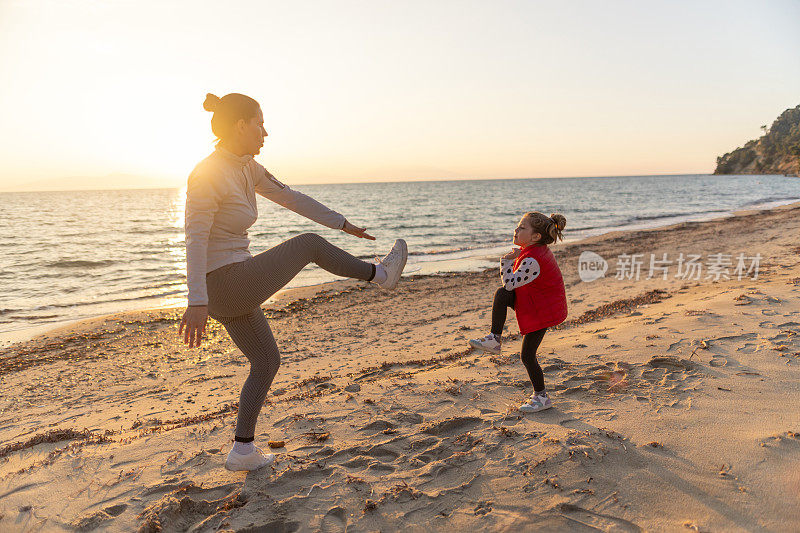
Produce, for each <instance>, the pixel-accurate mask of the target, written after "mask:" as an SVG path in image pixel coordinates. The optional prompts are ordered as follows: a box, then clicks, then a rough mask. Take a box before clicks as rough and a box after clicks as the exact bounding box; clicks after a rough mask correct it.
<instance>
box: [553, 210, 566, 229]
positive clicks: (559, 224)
mask: <svg viewBox="0 0 800 533" xmlns="http://www.w3.org/2000/svg"><path fill="white" fill-rule="evenodd" d="M550 218H551V219H552V220H553V222H555V223H556V228H558V231H563V229H564V227H566V225H567V219H566V217H564V215H562V214H560V213H553V214H552V215H550Z"/></svg>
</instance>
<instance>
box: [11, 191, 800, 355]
mask: <svg viewBox="0 0 800 533" xmlns="http://www.w3.org/2000/svg"><path fill="white" fill-rule="evenodd" d="M293 188H295V189H296V190H299V191H302V192H303V193H306V194H308V195H309V196H311V197H313V198H315V199H317V200H319V201H320V202H322V203H324V204H325V205H327V206H329V207H331V208H332V209H335V210H337V211H339V212H340V213H342V214H344V215H345V216H346V217H347V219H348V220H349V221H351V222H352V223H353V224H356V225H359V226H362V227H366V228H367V231H368V232H369V233H370V234H372V235H374V236H375V237H376V239H377V240H375V241H369V240H365V239H358V238H355V237H352V236H349V235H346V234H344V233H342V232H339V231H335V230H331V229H328V228H325V227H323V226H319V225H317V224H315V223H314V222H312V221H310V220H308V219H305V218H303V217H302V216H300V215H297V214H295V213H293V212H291V211H288V210H287V209H285V208H282V207H280V206H278V205H276V204H274V203H272V202H270V201H269V200H267V199H265V198H259V199H258V209H259V219H258V221H257V222H256V224H255V225H253V226H252V227H251V228H250V231H249V236H250V239H251V248H250V249H251V253H252V254H253V255H255V254H257V253H259V252H262V251H264V250H267V249H269V248H271V247H272V246H275V245H277V244H279V243H281V242H282V241H284V240H286V239H288V238H290V237H292V236H294V235H298V234H300V233H303V232H308V231H311V232H316V233H319V234H320V235H322V236H324V237H325V238H327V239H328V240H330V241H331V242H332V243H334V244H336V245H337V246H340V247H342V248H344V249H346V250H348V251H349V252H350V253H352V254H353V255H356V256H357V257H361V258H364V259H367V260H371V259H373V258H375V257H376V256H382V255H384V254H385V253H387V252H388V250H389V249H390V248H391V246H392V244H393V242H394V240H395V239H396V238H398V237H402V238H404V239H405V240H406V241H407V242H408V247H409V261H408V266H407V267H406V274H410V273H421V274H435V273H443V272H453V271H469V270H477V269H483V268H488V267H491V266H493V265H494V264H495V262H496V258H497V257H498V256H499V255H500V254H502V253H504V252H505V251H508V250H510V248H511V236H512V234H513V231H514V227H515V226H516V224H517V222H518V220H519V218H520V216H521V215H522V214H523V213H525V212H527V211H541V212H543V213H545V214H547V215H549V214H551V213H554V212H558V213H562V214H563V215H564V216H565V217H566V219H567V227H566V229H565V231H564V236H565V240H566V241H574V240H578V239H581V238H585V237H588V236H594V235H601V234H603V233H606V232H609V231H615V230H621V229H641V228H652V227H658V226H664V225H669V224H673V223H676V222H681V221H696V220H708V219H712V218H718V217H724V216H728V215H730V214H731V212H732V211H735V210H739V209H746V208H758V207H763V208H767V207H773V206H777V205H781V204H787V203H791V202H794V201H797V200H800V179H797V178H791V177H784V176H774V175H765V176H715V175H678V176H620V177H595V178H537V179H493V180H461V181H428V182H419V181H414V182H394V183H359V184H335V185H297V186H293ZM185 200H186V191H185V189H150V190H141V189H139V190H112V191H71V192H10V193H0V346H2V345H7V344H10V343H11V342H15V341H19V340H24V339H25V338H29V337H31V336H33V335H34V334H37V333H41V332H44V331H47V330H48V329H52V328H54V327H57V326H60V325H63V324H66V323H68V322H70V321H75V320H81V319H85V318H90V317H96V316H102V315H106V314H112V313H116V312H120V311H126V310H134V309H144V308H156V307H171V306H181V305H183V304H185V298H186V294H187V289H186V253H185V247H184V232H183V223H184V206H185ZM335 279H337V278H336V277H335V276H333V275H331V274H329V273H327V272H325V271H323V270H321V269H319V268H318V267H316V266H314V265H310V266H308V267H306V269H304V270H303V271H302V272H301V273H300V274H299V275H298V276H297V277H296V278H295V279H294V280H293V281H292V282H291V283H290V284H289V285H288V286H287V288H292V287H301V286H309V285H316V284H320V283H325V282H329V281H333V280H335Z"/></svg>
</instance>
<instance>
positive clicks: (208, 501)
mask: <svg viewBox="0 0 800 533" xmlns="http://www.w3.org/2000/svg"><path fill="white" fill-rule="evenodd" d="M567 229H568V228H567ZM797 235H800V204H792V205H788V206H782V207H779V208H775V209H771V210H768V211H752V212H743V213H738V214H737V215H736V216H734V217H730V218H726V219H720V220H713V221H707V222H689V223H682V224H677V225H674V226H670V227H667V228H662V229H657V230H645V231H631V232H618V233H613V234H606V235H602V236H599V237H594V238H591V239H588V240H585V241H582V242H577V243H570V244H567V245H560V244H559V245H556V246H554V247H553V250H554V252H555V253H556V257H557V258H558V260H559V263H560V265H561V267H562V271H563V273H564V276H565V281H566V284H567V294H568V298H569V300H570V316H569V318H568V319H567V322H565V323H564V324H563V325H562V326H561V327H559V328H558V329H556V330H552V331H549V332H548V333H547V334H546V335H545V337H544V340H543V342H542V346H541V348H540V350H539V356H540V357H539V358H540V361H541V363H542V366H543V368H544V371H545V382H546V384H547V387H548V389H549V391H550V394H551V397H552V399H553V408H552V409H551V410H549V411H545V412H542V413H537V414H523V413H521V412H519V411H518V410H517V408H516V406H517V405H518V404H519V403H520V402H521V401H523V400H524V399H525V398H526V397H527V396H528V395H529V394H530V392H531V385H530V383H529V381H528V380H527V376H526V373H525V371H524V368H523V367H522V364H521V363H520V362H519V359H518V354H519V347H520V342H521V339H520V336H519V335H518V334H517V329H516V323H515V321H514V318H513V313H512V314H511V316H510V317H509V321H508V324H507V337H506V339H507V342H506V343H505V344H504V353H503V355H501V356H490V355H488V354H481V353H477V352H475V351H474V350H471V349H470V348H469V347H468V345H467V340H468V339H470V338H475V337H478V336H482V335H484V334H485V333H486V331H487V330H488V322H489V315H490V304H491V298H492V295H493V292H494V290H495V288H496V287H497V286H498V279H499V275H498V270H497V269H491V270H488V271H485V272H478V273H466V274H447V275H441V276H410V277H408V278H404V279H403V281H402V282H401V285H400V286H399V289H398V290H397V291H395V292H392V293H384V292H381V291H380V290H378V289H377V288H375V287H374V286H372V285H368V284H365V283H362V282H341V283H334V284H328V285H324V286H320V287H317V288H309V289H298V290H296V291H292V292H290V293H287V295H286V296H283V297H281V298H279V299H278V300H277V301H276V302H275V303H274V304H271V305H270V306H268V307H267V312H268V315H269V316H270V323H271V325H272V328H273V331H274V333H275V336H276V339H277V341H278V345H279V347H280V349H281V352H282V355H283V360H282V366H281V369H280V371H279V373H278V376H277V377H276V380H275V383H274V385H273V388H272V390H271V391H270V394H269V396H268V400H267V403H266V405H265V407H264V409H263V410H262V413H261V416H260V417H259V422H258V427H257V434H256V441H257V443H258V444H260V445H263V446H264V447H266V446H267V441H268V440H272V441H283V443H284V446H283V447H280V448H276V449H275V450H273V451H274V452H275V453H276V454H277V460H276V462H275V464H274V465H273V466H271V467H268V468H265V469H262V470H260V471H256V472H251V473H231V472H228V471H226V470H224V469H223V468H222V464H223V462H224V459H225V454H226V453H227V451H228V450H229V449H230V446H231V438H232V431H233V425H234V422H235V417H236V409H237V401H238V394H239V390H240V387H241V384H242V382H243V381H244V378H245V376H246V375H247V371H248V365H247V362H246V359H245V358H244V356H243V355H242V354H241V353H240V352H239V351H238V349H236V347H235V346H234V345H233V344H232V342H231V341H230V339H229V338H228V337H227V334H226V333H225V331H224V330H223V329H222V328H221V326H220V325H219V324H217V323H215V322H213V321H212V322H211V323H210V327H209V338H208V341H207V343H206V344H205V345H204V346H203V347H202V348H200V349H193V350H188V349H186V348H185V347H184V346H183V344H182V342H181V340H180V339H179V338H178V337H177V327H178V321H179V318H180V315H181V312H182V310H178V309H166V310H156V311H142V312H134V313H125V314H120V315H114V316H110V317H102V318H99V319H95V320H91V321H85V322H81V323H78V324H73V325H70V326H69V327H67V328H62V329H60V330H58V331H55V332H51V333H49V334H47V335H44V336H41V337H37V338H35V339H33V340H31V341H28V342H24V343H19V344H16V345H13V346H11V347H9V348H5V349H3V350H0V530H2V531H6V530H8V531H17V530H20V531H50V530H59V529H64V530H80V531H91V530H97V531H131V530H137V529H138V530H141V531H159V530H164V531H186V530H192V531H224V530H236V531H345V530H347V531H374V530H383V531H392V530H397V529H401V528H402V529H409V530H412V531H429V530H436V531H452V530H454V529H458V528H464V527H471V528H480V529H481V530H484V529H487V530H499V531H518V530H532V529H533V528H537V527H538V528H543V530H545V531H551V530H556V531H557V530H564V531H597V530H601V531H640V530H655V531H687V530H688V531H723V530H724V531H754V530H759V531H760V530H769V531H786V530H789V529H792V528H793V527H796V525H797V524H798V523H800V410H798V408H797V406H798V405H800V386H798V382H799V380H798V378H800V340H798V338H799V337H798V334H800V300H798V295H799V293H800V243H799V242H798V239H797ZM584 250H592V251H594V252H596V253H598V254H600V255H601V256H603V257H604V258H606V259H608V260H609V263H610V264H609V271H608V273H607V274H606V277H605V278H602V279H599V280H597V281H593V282H591V283H587V282H582V281H581V280H580V279H579V276H578V272H577V264H578V256H579V255H580V253H581V252H582V251H584ZM680 252H683V253H685V254H687V253H698V254H702V255H703V260H704V262H705V260H706V258H707V256H708V254H713V253H725V254H733V255H734V256H735V255H736V254H738V253H740V252H744V253H746V255H748V256H752V255H755V254H756V253H760V254H761V261H760V272H759V276H758V279H755V280H754V279H752V278H751V277H747V276H745V277H743V279H741V280H737V279H736V276H734V277H733V279H728V280H725V279H722V280H720V281H717V282H713V281H711V280H706V279H700V280H698V281H694V280H685V279H680V278H675V277H674V273H675V265H672V269H671V271H670V276H669V278H668V279H667V280H664V279H661V277H660V276H659V277H655V278H652V279H645V278H646V277H647V268H648V266H649V256H650V254H651V253H654V254H656V256H657V258H661V255H662V254H663V253H668V254H669V258H670V259H673V260H674V259H676V258H677V255H678V254H679V253H680ZM622 253H626V254H638V253H642V254H645V257H644V259H645V265H644V266H643V271H642V276H641V279H639V280H638V281H637V280H633V279H630V280H628V279H623V280H618V279H615V267H616V265H615V264H616V257H617V256H618V255H619V254H622ZM734 263H735V257H734ZM705 274H706V273H705V272H703V278H704V277H705Z"/></svg>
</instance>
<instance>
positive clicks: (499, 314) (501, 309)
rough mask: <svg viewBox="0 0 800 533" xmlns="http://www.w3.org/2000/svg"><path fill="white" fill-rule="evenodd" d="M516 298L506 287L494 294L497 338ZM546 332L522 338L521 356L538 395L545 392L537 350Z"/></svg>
mask: <svg viewBox="0 0 800 533" xmlns="http://www.w3.org/2000/svg"><path fill="white" fill-rule="evenodd" d="M514 297H515V294H514V291H508V290H506V289H505V287H500V288H499V289H497V292H495V293H494V303H493V304H492V330H491V331H492V333H494V334H495V335H497V336H500V335H502V333H503V326H504V325H505V323H506V316H507V313H508V308H509V307H510V308H511V309H514V300H515V298H514ZM545 331H547V328H542V329H539V330H536V331H533V332H531V333H526V334H525V336H524V337H523V338H522V351H521V352H520V356H519V358H520V359H521V360H522V364H523V365H525V369H526V370H527V371H528V376H529V377H530V378H531V383H533V390H534V391H535V392H537V393H538V392H542V391H544V372H542V367H541V366H539V361H538V360H537V359H536V350H538V349H539V344H540V343H541V342H542V337H544V332H545Z"/></svg>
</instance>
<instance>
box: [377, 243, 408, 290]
mask: <svg viewBox="0 0 800 533" xmlns="http://www.w3.org/2000/svg"><path fill="white" fill-rule="evenodd" d="M407 260H408V245H406V241H404V240H403V239H397V240H396V241H394V246H392V250H391V251H390V252H389V253H388V254H386V256H384V258H383V259H381V265H383V269H384V270H385V271H386V279H385V280H384V281H383V282H381V283H378V286H379V287H380V288H381V289H385V290H387V291H389V290H392V289H394V288H395V287H396V286H397V282H398V281H400V274H402V273H403V269H404V268H405V267H406V261H407Z"/></svg>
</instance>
